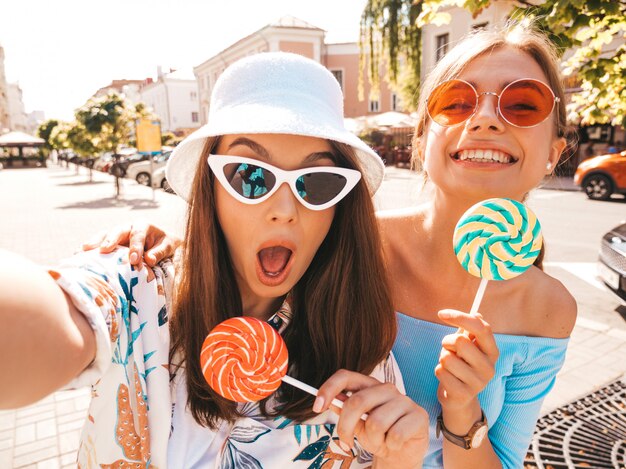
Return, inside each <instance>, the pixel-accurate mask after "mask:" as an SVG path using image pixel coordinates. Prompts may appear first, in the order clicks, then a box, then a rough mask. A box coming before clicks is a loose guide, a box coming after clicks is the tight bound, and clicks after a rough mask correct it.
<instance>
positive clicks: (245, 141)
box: [228, 137, 272, 160]
mask: <svg viewBox="0 0 626 469" xmlns="http://www.w3.org/2000/svg"><path fill="white" fill-rule="evenodd" d="M237 145H243V146H246V147H248V148H250V149H251V150H252V151H254V152H255V153H256V154H257V155H259V156H262V157H263V158H266V159H268V160H271V159H272V158H271V157H270V155H269V153H268V152H267V150H266V149H265V148H264V147H263V145H261V144H259V143H257V142H255V141H254V140H250V139H249V138H246V137H237V138H236V139H235V140H233V141H232V142H231V143H230V145H228V149H229V150H230V149H231V148H232V147H236V146H237Z"/></svg>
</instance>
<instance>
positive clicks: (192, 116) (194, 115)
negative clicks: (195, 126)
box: [191, 112, 198, 123]
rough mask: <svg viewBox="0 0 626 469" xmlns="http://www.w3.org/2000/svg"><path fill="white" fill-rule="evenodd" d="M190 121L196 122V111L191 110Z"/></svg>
mask: <svg viewBox="0 0 626 469" xmlns="http://www.w3.org/2000/svg"><path fill="white" fill-rule="evenodd" d="M191 122H194V123H195V122H198V113H197V112H192V113H191Z"/></svg>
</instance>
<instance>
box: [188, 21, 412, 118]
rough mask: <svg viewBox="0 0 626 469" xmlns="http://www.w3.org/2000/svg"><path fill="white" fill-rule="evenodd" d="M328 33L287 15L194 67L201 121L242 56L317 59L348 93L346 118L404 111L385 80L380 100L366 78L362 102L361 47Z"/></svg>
mask: <svg viewBox="0 0 626 469" xmlns="http://www.w3.org/2000/svg"><path fill="white" fill-rule="evenodd" d="M325 36H326V32H325V31H324V30H323V29H320V28H318V27H316V26H313V25H311V24H309V23H307V22H305V21H303V20H300V19H298V18H295V17H293V16H284V17H282V18H280V19H279V20H278V21H276V22H274V23H270V24H268V25H267V26H265V27H263V28H261V29H259V30H258V31H256V32H254V33H252V34H250V35H248V36H246V37H244V38H243V39H241V40H239V41H237V42H236V43H235V44H233V45H231V46H229V47H228V48H226V49H224V50H223V51H221V52H220V53H218V54H217V55H215V56H213V57H210V58H209V59H207V60H206V61H204V62H202V63H201V64H200V65H198V66H196V67H194V69H193V72H194V75H195V77H196V80H197V82H198V91H199V98H200V119H201V122H202V123H206V121H207V116H208V112H209V104H210V97H211V90H212V89H213V86H214V85H215V81H216V80H217V78H218V77H219V76H220V74H221V73H222V72H223V71H224V69H225V68H226V67H228V65H230V64H231V63H233V62H235V61H237V60H238V59H240V58H242V57H246V56H248V55H252V54H257V53H260V52H276V51H283V52H293V53H296V54H300V55H303V56H305V57H308V58H310V59H313V60H315V61H317V62H319V63H321V64H322V65H324V66H325V67H327V68H328V69H329V70H330V71H331V72H332V73H333V75H335V77H336V78H337V80H338V81H339V84H340V85H341V87H342V89H343V92H344V113H345V116H346V117H357V116H363V115H367V114H375V113H379V112H385V111H391V110H400V109H401V106H400V103H399V101H398V99H397V97H396V96H395V94H394V93H393V92H392V91H391V89H390V88H389V87H388V85H387V83H386V82H385V81H384V79H381V85H380V89H379V90H378V93H375V95H376V94H377V95H378V99H372V100H370V99H369V98H368V96H369V94H370V93H369V92H370V85H369V83H368V82H367V79H366V78H365V83H364V99H363V100H359V96H358V79H359V46H358V44H357V43H356V42H353V43H342V44H327V43H326V42H325Z"/></svg>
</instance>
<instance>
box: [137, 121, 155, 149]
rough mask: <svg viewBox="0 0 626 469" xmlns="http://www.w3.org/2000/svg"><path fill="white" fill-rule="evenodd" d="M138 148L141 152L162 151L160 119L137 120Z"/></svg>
mask: <svg viewBox="0 0 626 469" xmlns="http://www.w3.org/2000/svg"><path fill="white" fill-rule="evenodd" d="M135 132H136V138H137V150H138V151H139V153H159V152H160V151H161V123H160V122H159V121H158V120H152V119H140V120H138V121H136V122H135Z"/></svg>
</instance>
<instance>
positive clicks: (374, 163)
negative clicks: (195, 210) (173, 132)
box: [165, 52, 385, 201]
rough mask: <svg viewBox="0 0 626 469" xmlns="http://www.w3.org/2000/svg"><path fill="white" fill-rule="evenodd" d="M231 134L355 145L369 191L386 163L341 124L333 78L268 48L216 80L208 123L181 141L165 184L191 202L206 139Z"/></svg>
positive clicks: (299, 59)
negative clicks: (322, 139)
mask: <svg viewBox="0 0 626 469" xmlns="http://www.w3.org/2000/svg"><path fill="white" fill-rule="evenodd" d="M233 134H292V135H303V136H308V137H319V138H324V139H328V140H334V141H336V142H340V143H345V144H347V145H350V146H352V147H353V148H354V150H355V153H356V156H357V158H358V160H359V163H360V166H361V172H362V175H363V178H364V180H365V182H366V183H367V186H368V188H369V190H370V193H371V194H374V192H376V190H377V189H378V187H379V186H380V184H381V182H382V179H383V173H384V169H385V166H384V164H383V162H382V160H381V159H380V157H379V156H378V155H377V154H376V153H375V152H374V150H372V149H371V148H370V147H369V146H367V145H366V144H365V142H363V141H362V140H361V139H360V138H358V137H357V136H356V135H354V134H353V133H351V132H349V131H347V130H346V129H345V128H344V124H343V95H342V93H341V88H340V87H339V83H338V82H337V80H336V79H335V77H334V76H333V75H332V74H331V73H330V72H329V71H328V70H327V69H326V68H324V67H323V66H322V65H320V64H318V63H317V62H315V61H313V60H310V59H307V58H305V57H302V56H300V55H296V54H290V53H285V52H266V53H261V54H256V55H253V56H249V57H246V58H243V59H241V60H239V61H237V62H235V63H234V64H232V65H231V66H229V67H228V68H227V69H226V70H225V71H224V72H223V73H222V75H221V76H220V77H219V78H218V80H217V82H216V83H215V87H214V88H213V92H212V94H211V104H210V109H209V119H208V123H207V124H206V125H204V126H202V127H200V128H199V129H198V130H196V131H195V132H194V133H192V134H191V135H189V136H188V137H187V138H186V139H185V140H183V141H182V142H181V143H180V144H179V145H178V146H177V147H176V148H175V149H174V152H173V153H172V156H171V157H170V158H169V161H168V163H167V168H166V170H165V174H166V178H167V182H168V183H169V185H170V186H171V187H172V189H174V191H176V193H177V194H178V195H179V196H181V197H182V198H183V199H185V200H187V201H189V198H190V196H191V185H192V182H193V178H194V175H195V172H196V169H197V166H198V159H199V158H200V155H201V153H202V150H203V148H204V144H205V140H206V138H207V137H217V136H221V135H233Z"/></svg>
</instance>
